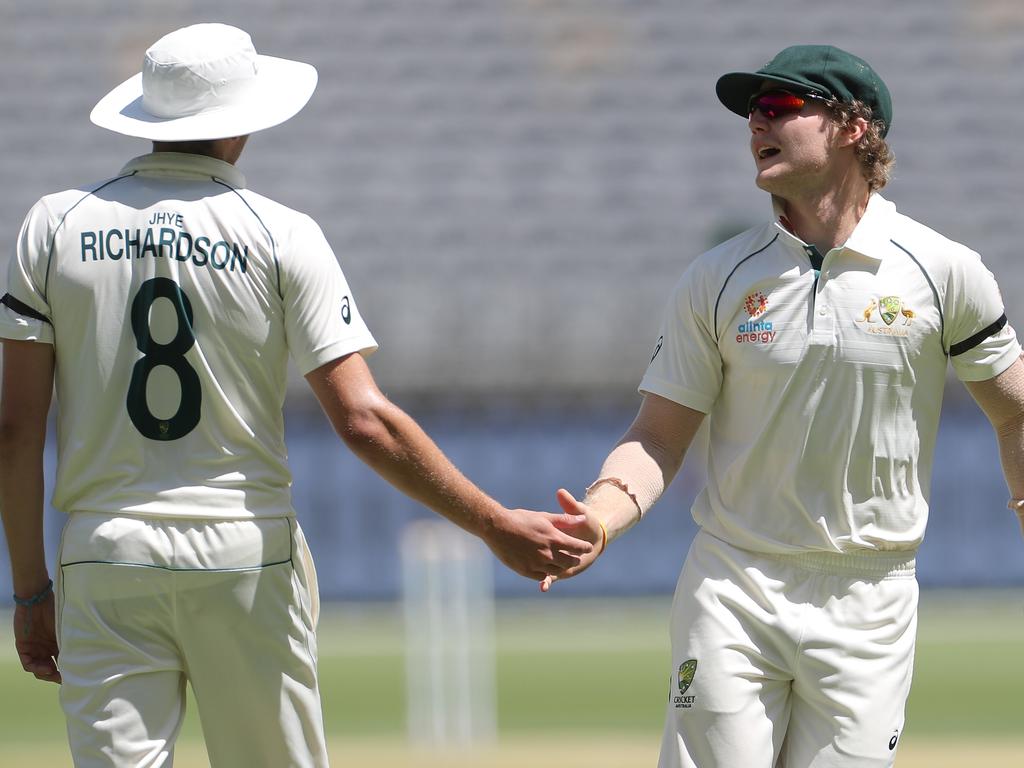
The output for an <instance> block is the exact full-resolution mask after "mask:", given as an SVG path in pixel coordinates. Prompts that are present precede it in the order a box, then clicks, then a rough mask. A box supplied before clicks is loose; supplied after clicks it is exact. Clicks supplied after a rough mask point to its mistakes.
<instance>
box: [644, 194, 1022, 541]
mask: <svg viewBox="0 0 1024 768" xmlns="http://www.w3.org/2000/svg"><path fill="white" fill-rule="evenodd" d="M809 248H810V247H809V246H807V245H806V244H805V243H804V242H803V241H801V240H800V239H799V238H797V237H795V236H793V235H792V234H790V233H789V232H788V231H787V230H786V228H785V227H784V226H782V224H781V223H777V222H773V223H769V224H766V225H764V226H759V227H755V228H753V229H751V230H749V231H747V232H744V233H742V234H740V235H738V236H737V237H735V238H733V239H731V240H729V241H727V242H725V243H723V244H722V245H720V246H718V247H717V248H714V249H713V250H711V251H709V252H707V253H705V254H703V255H702V256H701V257H700V258H698V259H697V260H696V261H695V262H694V263H693V264H692V265H691V266H690V268H689V269H687V271H686V272H685V274H684V275H683V277H682V279H681V280H680V282H679V284H678V286H677V287H676V290H675V293H674V296H673V298H672V299H671V301H670V302H669V305H668V308H667V311H666V315H665V319H664V323H663V326H662V330H661V337H660V338H659V339H658V342H657V347H656V351H655V355H654V358H653V360H652V361H651V364H650V367H649V368H648V370H647V372H646V374H645V375H644V377H643V380H642V382H641V384H640V391H641V392H650V393H654V394H657V395H660V396H662V397H665V398H668V399H670V400H673V401H675V402H677V403H681V404H683V405H686V406H688V407H690V408H694V409H696V410H698V411H702V412H704V413H707V414H709V421H710V424H709V429H710V441H709V448H708V451H709V455H708V483H707V487H706V488H705V489H703V490H702V492H701V493H700V495H699V496H698V498H697V500H696V501H695V503H694V506H693V516H694V519H695V520H696V522H697V523H698V524H699V525H701V526H702V527H703V528H704V529H705V530H706V531H708V532H709V533H711V534H712V535H714V536H717V537H719V538H721V539H723V540H725V541H727V542H729V543H731V544H733V545H735V546H738V547H742V548H745V549H748V550H754V551H760V552H770V553H792V552H802V551H809V550H810V551H827V552H842V551H850V550H913V549H915V548H916V547H917V546H918V544H920V542H921V539H922V537H923V535H924V530H925V524H926V521H927V516H928V495H929V486H930V481H931V470H932V458H933V453H934V446H935V437H936V432H937V430H938V424H939V413H940V406H941V402H942V390H943V385H944V383H945V373H946V360H947V358H948V359H949V360H950V361H951V362H952V364H953V369H954V370H955V371H956V374H957V376H959V377H960V379H962V380H964V381H982V380H985V379H989V378H992V377H993V376H996V375H998V374H999V373H1001V372H1002V371H1004V370H1005V369H1006V368H1008V367H1009V366H1010V364H1011V363H1012V362H1013V361H1014V360H1016V359H1017V357H1018V356H1019V355H1020V353H1021V349H1020V345H1019V344H1018V342H1017V338H1016V335H1015V334H1014V332H1013V330H1012V329H1011V328H1010V326H1009V325H1007V324H1006V317H1005V315H1004V313H1003V302H1002V298H1001V297H1000V295H999V290H998V288H997V286H996V282H995V279H994V278H993V276H992V274H991V273H990V272H989V271H988V270H987V269H986V268H985V266H984V265H983V264H982V262H981V259H980V257H979V256H978V255H977V254H976V253H974V252H973V251H970V250H968V249H967V248H965V247H964V246H962V245H959V244H957V243H955V242H952V241H950V240H948V239H946V238H944V237H942V236H941V235H939V234H938V233H936V232H934V231H932V230H930V229H928V228H927V227H924V226H922V225H921V224H918V223H917V222H915V221H913V220H912V219H910V218H908V217H906V216H903V215H901V214H899V213H897V211H896V208H895V206H894V205H893V204H892V203H890V202H888V201H887V200H885V199H884V198H882V197H881V196H880V195H877V194H875V195H873V196H872V197H871V199H870V201H869V203H868V206H867V210H866V212H865V214H864V216H863V218H862V219H861V221H860V222H859V223H858V225H857V228H856V229H855V230H854V232H853V234H852V235H851V237H850V238H849V240H848V241H847V243H846V244H845V245H844V246H843V247H840V248H835V249H833V250H831V251H829V252H828V254H826V255H825V256H824V260H823V262H822V264H821V270H820V274H818V272H817V271H816V270H815V269H813V268H812V265H811V260H810V258H809V253H808V249H809Z"/></svg>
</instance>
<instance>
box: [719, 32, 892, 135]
mask: <svg viewBox="0 0 1024 768" xmlns="http://www.w3.org/2000/svg"><path fill="white" fill-rule="evenodd" d="M766 80H769V81H771V82H772V83H774V84H776V85H778V86H779V87H783V88H786V89H788V90H790V91H793V92H795V93H797V94H817V95H819V96H823V97H825V98H826V99H834V100H836V101H838V102H842V103H845V104H852V103H853V102H854V101H857V100H859V101H861V102H863V103H864V104H865V105H866V106H868V107H870V108H871V112H872V115H873V116H874V118H875V119H877V120H881V121H882V123H883V124H884V125H885V129H884V130H883V131H882V135H883V136H884V135H885V134H886V133H888V132H889V126H891V125H892V97H891V96H890V95H889V89H888V88H887V87H886V86H885V83H884V82H882V78H881V77H879V76H878V73H877V72H875V70H873V69H872V68H871V65H870V64H868V63H867V62H866V61H864V59H862V58H860V57H859V56H854V55H853V54H852V53H847V52H846V51H844V50H842V49H840V48H836V47H835V46H832V45H792V46H790V47H789V48H786V49H784V50H782V51H780V52H779V54H778V55H777V56H775V58H773V59H772V60H771V61H769V62H768V63H767V64H765V65H764V66H763V67H761V68H760V69H759V70H757V71H756V72H730V73H729V74H727V75H722V77H720V78H719V79H718V85H717V86H716V88H715V90H716V91H717V93H718V98H719V100H720V101H721V102H722V103H723V104H724V105H725V106H726V107H727V108H728V109H729V110H731V111H732V112H735V113H736V114H738V115H742V116H743V117H746V116H747V115H748V114H750V113H749V111H748V107H749V104H750V97H751V96H753V95H754V94H755V93H756V92H757V91H759V90H761V85H762V83H764V82H765V81H766Z"/></svg>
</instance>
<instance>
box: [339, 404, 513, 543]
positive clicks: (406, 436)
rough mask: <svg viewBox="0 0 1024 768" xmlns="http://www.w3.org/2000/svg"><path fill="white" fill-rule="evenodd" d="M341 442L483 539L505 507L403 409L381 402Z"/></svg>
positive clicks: (353, 424) (418, 498) (383, 474)
mask: <svg viewBox="0 0 1024 768" xmlns="http://www.w3.org/2000/svg"><path fill="white" fill-rule="evenodd" d="M342 438H343V439H344V440H345V443H346V444H347V445H348V446H349V448H350V449H351V450H352V452H353V453H355V454H356V455H357V456H359V458H360V459H362V460H363V461H364V462H366V464H368V465H369V466H370V467H371V468H373V469H374V470H375V471H376V472H377V473H378V474H379V475H380V476H381V477H383V478H384V479H385V480H387V481H388V482H389V483H391V484H392V485H393V486H395V487H396V488H397V489H398V490H400V491H402V492H403V493H405V494H406V495H407V496H409V497H410V498H412V499H415V500H416V501H418V502H419V503H421V504H423V505H424V506H426V507H428V508H429V509H431V510H433V511H434V512H436V513H438V514H440V515H442V516H443V517H446V518H447V519H449V520H451V521H452V522H453V523H455V524H456V525H458V526H459V527H461V528H463V529H465V530H467V531H469V532H470V533H473V534H476V535H481V534H482V533H483V532H484V531H486V530H487V529H488V528H489V527H490V526H491V525H492V524H493V522H494V518H495V516H496V515H497V514H498V513H499V512H500V510H501V506H500V505H499V504H498V503H497V502H496V501H495V500H493V499H491V498H490V497H489V496H488V495H487V494H485V493H484V492H483V491H482V490H480V489H479V488H478V487H477V486H476V485H474V484H473V483H472V482H471V481H470V480H469V479H468V478H466V477H465V476H464V475H463V474H462V473H461V472H460V471H459V470H458V468H457V467H455V465H454V464H453V463H452V462H451V461H450V460H449V459H448V458H447V457H446V456H445V455H444V453H443V452H442V451H441V449H440V448H438V446H437V445H436V444H435V443H434V441H433V440H431V439H430V437H429V436H428V435H427V434H426V433H425V432H424V431H423V430H422V429H421V428H420V427H419V426H418V425H417V424H416V422H415V421H414V420H413V419H412V418H411V417H409V416H408V414H406V413H405V412H404V411H403V410H402V409H401V408H399V407H398V406H396V405H394V404H393V403H391V402H390V401H387V400H384V399H382V400H381V401H380V402H379V403H378V404H377V406H376V407H375V408H373V409H372V410H370V411H368V412H365V413H363V414H360V415H358V416H356V417H354V418H353V419H352V420H351V421H350V424H349V427H348V428H347V429H345V430H344V431H342Z"/></svg>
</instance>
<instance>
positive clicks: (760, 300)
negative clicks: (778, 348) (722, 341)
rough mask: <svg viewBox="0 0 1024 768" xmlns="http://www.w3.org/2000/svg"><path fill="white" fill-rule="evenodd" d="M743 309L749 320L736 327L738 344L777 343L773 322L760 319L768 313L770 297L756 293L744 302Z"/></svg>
mask: <svg viewBox="0 0 1024 768" xmlns="http://www.w3.org/2000/svg"><path fill="white" fill-rule="evenodd" d="M743 309H744V310H746V312H747V317H748V318H749V319H748V320H747V321H746V322H745V323H740V324H739V325H737V326H736V343H737V344H770V343H772V342H773V341H775V334H776V331H775V329H774V328H772V321H771V320H761V319H759V318H760V317H761V316H762V315H764V313H765V312H767V311H768V297H767V296H765V295H764V294H763V293H761V292H760V291H754V293H752V294H750V295H749V296H747V298H745V299H744V300H743Z"/></svg>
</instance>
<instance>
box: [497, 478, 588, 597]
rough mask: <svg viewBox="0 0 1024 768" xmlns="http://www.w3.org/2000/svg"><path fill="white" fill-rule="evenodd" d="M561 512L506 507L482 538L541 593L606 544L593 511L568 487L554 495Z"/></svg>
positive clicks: (580, 569) (580, 567)
mask: <svg viewBox="0 0 1024 768" xmlns="http://www.w3.org/2000/svg"><path fill="white" fill-rule="evenodd" d="M556 497H557V499H558V504H559V506H560V507H561V508H562V513H561V514H557V513H550V512H534V511H530V510H527V509H506V510H504V512H503V514H502V515H500V517H499V519H498V520H496V521H495V524H494V526H493V527H492V528H490V529H489V530H488V531H487V532H486V533H484V534H483V535H482V536H481V538H483V540H484V542H485V543H486V544H487V546H488V547H490V548H491V551H492V552H493V553H494V554H495V556H496V557H497V558H498V559H499V560H501V562H503V563H504V564H505V565H507V566H508V567H509V568H511V569H512V570H513V571H515V572H516V573H518V574H519V575H520V576H525V577H526V578H528V579H533V580H535V581H538V582H539V583H540V589H541V591H542V592H547V591H548V590H549V589H551V585H552V584H553V583H554V582H555V581H557V580H558V579H568V578H571V577H572V576H575V575H576V574H578V573H582V572H583V571H585V570H586V569H587V568H589V567H590V565H591V563H593V562H594V561H595V560H596V559H597V558H598V557H599V556H600V555H601V553H602V552H604V548H605V546H606V544H607V541H606V539H607V536H606V534H605V533H604V529H603V527H602V524H601V522H600V520H599V518H598V517H597V516H596V514H595V512H594V511H593V510H592V509H591V508H590V507H588V506H587V505H586V504H584V503H583V502H580V501H577V500H576V499H575V498H574V497H573V495H572V494H571V493H569V491H567V490H565V489H564V488H560V489H558V493H557V495H556Z"/></svg>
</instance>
